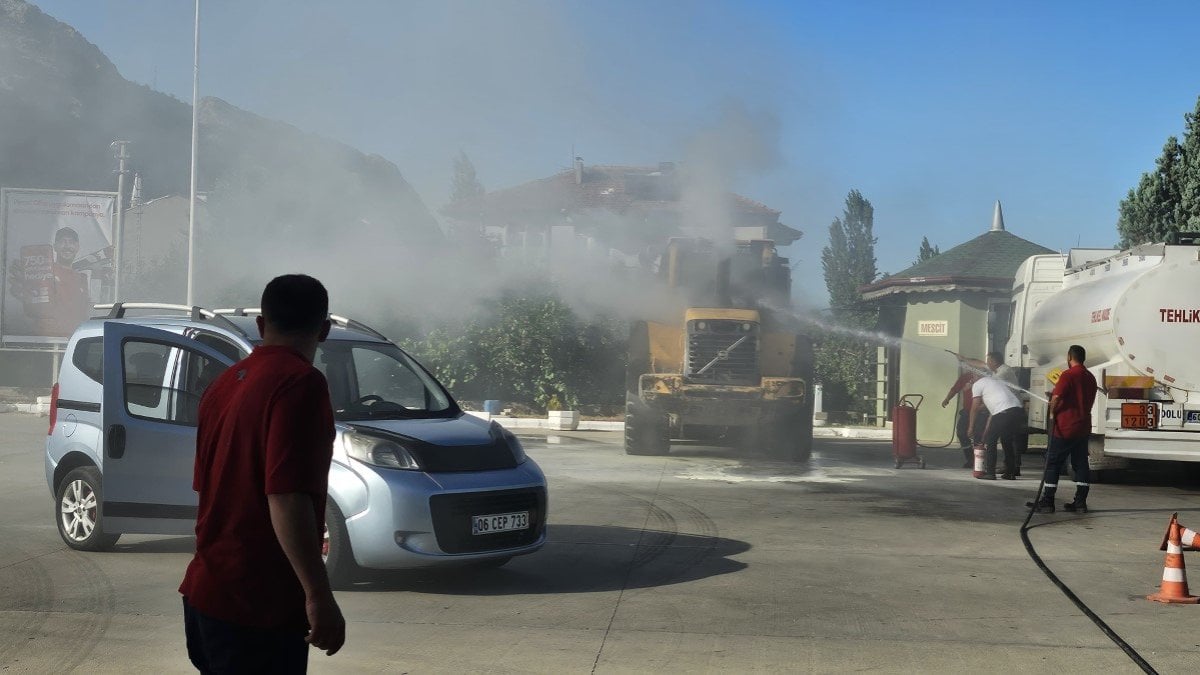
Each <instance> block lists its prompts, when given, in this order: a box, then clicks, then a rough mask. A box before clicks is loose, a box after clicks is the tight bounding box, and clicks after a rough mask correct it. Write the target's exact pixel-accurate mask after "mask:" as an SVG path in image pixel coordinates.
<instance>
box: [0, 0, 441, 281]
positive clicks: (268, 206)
mask: <svg viewBox="0 0 1200 675" xmlns="http://www.w3.org/2000/svg"><path fill="white" fill-rule="evenodd" d="M200 113H201V114H200V121H201V137H200V148H201V151H200V159H199V161H200V170H199V172H198V180H199V186H200V190H201V191H203V192H206V193H209V205H210V207H211V209H212V213H213V215H214V219H213V224H212V225H211V228H212V231H210V232H207V233H206V238H207V239H208V244H209V245H208V246H207V247H205V246H203V244H204V242H202V248H201V250H202V251H203V250H208V251H210V252H211V251H212V250H213V246H212V242H213V241H220V242H222V245H226V244H236V245H238V246H239V247H241V249H242V250H241V253H242V254H245V255H246V256H247V259H253V257H254V255H255V253H256V251H258V250H259V249H260V247H263V248H262V250H273V251H277V250H278V239H280V238H283V239H286V240H287V242H288V243H289V244H290V245H291V246H292V247H294V248H309V249H311V248H316V247H321V246H324V245H326V243H327V242H328V241H329V240H330V238H331V237H332V236H335V235H336V236H339V237H345V235H346V234H347V233H353V231H354V230H355V229H356V228H366V229H369V231H370V232H369V234H370V236H371V238H372V241H373V245H375V246H388V245H394V246H399V247H412V246H420V245H422V244H430V243H435V242H437V241H439V240H440V238H441V232H440V230H439V229H438V226H437V223H436V221H435V220H434V218H433V217H432V215H431V214H430V213H429V211H428V210H427V209H426V207H425V205H424V204H423V203H422V201H421V199H420V197H419V196H418V195H417V194H416V192H415V191H414V190H413V189H412V187H411V186H410V185H409V184H408V183H407V182H406V181H405V180H404V177H403V176H402V175H401V173H400V170H399V169H398V168H397V167H396V166H395V165H394V164H392V163H391V162H389V161H387V160H386V159H384V158H382V157H378V156H374V155H366V154H363V153H361V152H359V151H357V150H355V149H353V148H351V147H349V146H346V145H344V144H341V143H337V142H334V141H331V140H328V139H324V138H320V137H318V136H316V135H313V134H308V133H305V132H303V131H301V130H299V129H296V128H295V127H292V126H289V125H287V124H285V123H283V122H278V121H273V120H268V119H265V118H262V117H260V116H257V115H254V114H253V113H250V112H247V111H244V110H240V109H238V108H236V107H234V106H232V105H230V104H228V103H226V102H224V101H220V100H217V99H211V98H210V99H205V100H203V101H202V102H201V109H200ZM190 128H191V106H190V105H188V104H186V103H184V102H181V101H179V100H177V99H175V98H173V97H171V96H168V95H166V94H163V93H160V92H156V91H154V90H152V89H150V88H149V87H146V86H144V85H139V84H135V83H132V82H129V81H128V80H126V79H124V78H123V77H122V76H121V74H120V73H119V72H118V71H117V69H116V67H115V66H114V65H113V63H112V62H111V61H109V59H108V58H107V57H106V56H105V55H104V54H103V53H102V52H101V51H100V50H99V49H98V48H97V47H96V46H95V45H93V44H91V43H89V42H88V41H87V40H86V39H84V38H83V36H82V35H80V34H79V32H78V31H76V30H75V29H74V28H72V27H70V26H67V25H66V24H63V23H61V22H59V21H57V20H55V19H54V18H52V17H50V16H48V15H46V14H45V13H43V12H42V11H41V10H39V9H38V8H37V7H36V6H34V5H31V4H29V3H27V2H24V1H23V0H0V185H2V186H6V187H35V188H75V189H93V190H113V189H115V183H116V180H115V176H114V169H115V161H114V160H113V158H112V152H111V150H110V149H109V143H110V142H112V141H113V140H116V139H122V140H128V141H130V142H131V145H130V153H131V155H132V156H133V158H134V159H133V168H134V169H135V170H137V171H138V172H140V173H141V175H142V178H143V182H144V195H145V196H146V197H147V198H151V197H156V196H160V195H167V194H186V193H187V191H188V166H189V147H190V145H189V144H190V141H189V137H190ZM272 240H274V241H273V242H272ZM268 242H272V243H270V244H268ZM267 246H270V249H267V248H265V247H267ZM214 283H215V282H214Z"/></svg>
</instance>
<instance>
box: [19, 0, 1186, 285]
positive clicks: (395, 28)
mask: <svg viewBox="0 0 1200 675" xmlns="http://www.w3.org/2000/svg"><path fill="white" fill-rule="evenodd" d="M38 4H39V6H40V7H42V9H43V10H44V11H46V12H47V13H49V14H51V15H52V16H54V17H56V18H58V19H60V20H62V21H64V22H66V23H68V24H71V25H72V26H74V27H75V28H76V29H77V30H79V31H80V32H81V33H82V34H83V35H84V36H85V37H86V38H87V39H89V40H90V41H92V42H93V43H95V44H96V45H97V46H99V47H100V48H101V49H102V50H103V51H104V52H105V53H106V54H107V55H108V56H109V58H111V59H112V60H113V62H114V63H115V64H116V65H117V67H118V68H119V69H120V71H121V73H122V74H123V75H125V76H126V77H127V78H129V79H131V80H134V81H137V82H143V83H147V84H154V85H155V86H156V87H157V88H158V89H160V90H162V91H165V92H167V93H170V94H173V95H175V96H177V97H179V98H182V99H184V100H189V99H190V97H191V79H190V78H191V50H192V43H191V38H192V23H191V21H192V3H191V2H188V1H186V0H175V1H173V2H163V1H155V0H96V1H94V2H78V1H77V0H45V1H43V2H40V3H38ZM351 7H352V8H353V9H349V8H351ZM202 12H203V18H202V32H203V34H202V37H201V72H202V77H201V94H202V95H212V96H219V97H221V98H223V99H226V100H228V101H229V102H231V103H233V104H234V105H237V106H240V107H243V108H246V109H249V110H251V111H253V112H256V113H258V114H261V115H265V116H268V117H273V118H278V119H281V120H284V121H287V122H290V123H292V124H294V125H296V126H298V127H300V128H302V129H305V130H306V131H311V132H315V133H318V134H322V135H326V136H330V137H333V138H336V139H338V140H341V141H344V142H347V143H349V144H351V145H354V146H356V147H358V148H359V149H361V150H363V151H366V152H373V153H377V154H380V155H383V156H384V157H387V158H388V159H390V160H392V161H393V162H395V163H396V164H397V165H398V166H399V167H400V169H401V170H402V171H403V173H404V175H405V176H406V177H407V178H408V180H409V181H410V182H411V183H412V184H413V185H414V187H416V189H417V190H418V192H420V194H421V195H422V197H423V198H424V199H425V201H426V203H427V204H428V205H429V206H430V208H431V209H436V208H437V207H439V206H440V205H441V204H442V203H443V202H444V201H445V198H446V196H447V194H448V192H449V181H450V174H451V169H450V167H451V158H452V157H453V155H454V154H456V153H457V152H458V151H459V150H460V149H461V150H465V151H466V152H467V153H468V155H470V156H471V158H472V160H473V161H474V163H475V165H476V168H477V170H478V172H479V176H480V178H481V180H482V181H483V182H484V184H485V185H486V186H487V187H488V188H497V187H505V186H509V185H513V184H516V183H520V182H523V181H526V180H531V179H534V178H540V177H543V176H546V175H549V174H551V173H553V172H555V171H557V170H559V169H561V168H565V167H566V166H567V165H568V163H569V161H570V158H571V152H572V148H574V151H575V153H576V154H579V155H581V156H582V157H583V158H584V160H585V162H587V163H590V164H655V163H657V162H659V161H666V160H675V159H683V158H685V157H686V156H687V154H688V149H689V147H692V144H693V142H694V140H695V138H696V137H697V135H699V134H702V133H704V132H705V131H706V130H711V129H712V128H713V127H714V125H717V124H718V118H719V115H720V110H722V109H723V108H724V107H727V106H728V105H729V104H730V102H734V103H736V105H738V106H741V107H742V108H744V109H745V110H746V111H747V112H748V113H749V116H750V118H751V119H755V120H761V121H765V122H766V123H765V124H764V125H763V140H765V141H766V142H767V143H769V146H770V149H771V151H770V152H769V153H767V154H768V156H766V157H754V158H734V159H733V160H731V162H732V163H733V164H735V165H736V169H737V170H736V171H735V172H733V175H732V177H731V180H732V181H733V183H734V184H733V185H732V187H733V188H734V189H736V190H737V191H738V192H740V193H742V194H745V195H746V196H749V197H751V198H753V199H757V200H759V201H761V202H764V203H766V204H768V205H770V206H772V207H773V208H776V209H779V210H781V211H782V212H783V215H782V217H781V220H783V222H785V223H787V224H789V225H792V226H793V227H796V228H798V229H801V230H803V231H804V232H805V237H804V238H803V239H802V240H801V241H800V242H799V243H798V244H796V245H794V246H792V247H791V249H792V250H791V251H789V253H790V255H791V257H792V258H793V259H795V260H798V261H799V263H800V264H799V265H798V267H797V274H796V279H797V286H798V290H799V291H800V292H801V293H802V294H803V295H805V296H806V297H808V298H809V299H810V300H811V301H814V302H816V303H823V302H825V298H826V293H825V289H824V283H823V281H822V278H821V269H820V248H821V247H822V246H824V245H825V243H826V240H827V231H828V225H829V223H830V221H831V220H832V219H833V218H834V217H835V216H838V215H839V214H840V213H841V207H842V202H843V200H844V198H845V195H846V193H847V192H848V191H849V190H850V189H858V190H860V191H861V192H862V193H863V194H864V195H865V196H866V197H867V198H868V199H870V200H871V202H872V203H873V204H874V206H875V230H876V234H877V235H878V237H879V243H878V246H877V257H878V259H879V268H880V270H881V271H887V272H897V271H899V270H901V269H903V268H905V267H907V266H908V265H910V264H911V263H912V261H913V259H914V258H915V256H916V252H917V249H918V246H919V243H920V241H921V237H922V236H928V237H929V239H930V241H931V242H932V243H933V244H935V245H938V246H940V247H941V248H942V249H943V250H946V249H948V248H950V247H952V246H955V245H957V244H960V243H962V242H964V241H966V240H968V239H970V238H972V237H974V236H976V235H977V234H979V233H982V232H983V231H985V230H986V229H987V227H988V226H989V225H990V222H991V213H992V204H993V202H994V201H995V200H996V199H999V200H1001V201H1002V203H1003V205H1004V211H1005V218H1006V222H1007V225H1008V229H1009V230H1010V231H1011V232H1013V233H1015V234H1017V235H1018V236H1022V237H1025V238H1026V239H1030V240H1031V241H1034V242H1037V243H1039V244H1042V245H1044V246H1048V247H1050V248H1054V249H1065V248H1069V247H1071V246H1074V245H1076V244H1077V243H1078V244H1082V245H1084V246H1109V245H1112V244H1113V243H1114V242H1115V241H1116V239H1117V235H1116V230H1115V225H1114V223H1115V220H1116V209H1117V202H1118V201H1119V200H1120V198H1121V197H1122V196H1123V195H1124V194H1125V192H1126V191H1127V190H1128V189H1129V188H1130V187H1131V186H1132V185H1134V184H1135V183H1136V181H1137V179H1138V176H1139V175H1140V174H1141V173H1142V172H1143V171H1145V170H1147V169H1148V168H1150V167H1152V166H1153V161H1154V159H1155V157H1157V155H1158V153H1159V151H1160V149H1161V147H1162V144H1163V142H1164V141H1165V140H1166V137H1167V136H1168V135H1170V134H1176V135H1178V134H1179V133H1180V131H1181V130H1182V126H1183V114H1184V113H1185V112H1189V111H1191V110H1192V109H1193V108H1194V107H1195V104H1196V99H1197V96H1198V95H1200V67H1198V66H1200V57H1198V56H1197V55H1196V52H1195V50H1194V47H1193V46H1192V45H1190V43H1189V41H1188V40H1187V39H1185V37H1186V31H1182V30H1181V27H1186V26H1191V25H1196V22H1197V20H1198V19H1200V5H1197V4H1196V3H1194V2H1157V3H1152V4H1151V3H1134V2H1103V1H1091V2H1082V1H1080V2H1067V1H1060V2H1052V3H1047V2H1003V3H998V2H990V3H984V2H979V3H966V2H932V1H931V2H909V3H902V2H882V1H881V2H872V1H858V2H851V1H842V2H804V1H796V2H725V3H716V2H684V1H679V2H666V1H660V2H596V1H593V2H544V3H543V2H484V1H482V0H481V1H480V2H477V3H461V2H390V1H386V0H376V1H370V0H363V1H361V2H346V3H329V2H320V3H317V2H308V1H307V0H294V1H291V2H285V1H284V0H258V1H257V2H253V3H247V2H237V1H235V0H204V2H203V7H202Z"/></svg>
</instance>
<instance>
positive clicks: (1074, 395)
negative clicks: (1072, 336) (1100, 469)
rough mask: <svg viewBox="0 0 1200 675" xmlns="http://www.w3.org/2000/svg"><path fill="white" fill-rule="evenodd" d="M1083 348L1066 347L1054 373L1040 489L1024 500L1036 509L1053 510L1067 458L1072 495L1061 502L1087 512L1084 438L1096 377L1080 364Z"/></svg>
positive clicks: (1089, 427)
mask: <svg viewBox="0 0 1200 675" xmlns="http://www.w3.org/2000/svg"><path fill="white" fill-rule="evenodd" d="M1086 358H1087V352H1086V351H1084V349H1083V347H1081V346H1079V345H1071V347H1070V348H1069V349H1068V350H1067V366H1068V367H1067V369H1066V370H1065V371H1063V373H1062V374H1061V375H1059V376H1058V382H1056V383H1055V384H1054V392H1053V393H1052V394H1051V396H1050V442H1049V444H1048V447H1047V448H1046V473H1045V476H1044V477H1043V483H1044V488H1045V489H1044V491H1043V492H1042V498H1041V500H1040V501H1038V502H1036V503H1034V502H1027V503H1026V506H1030V507H1033V508H1035V509H1036V510H1037V512H1038V513H1054V493H1055V492H1056V491H1057V490H1058V476H1059V474H1060V473H1062V469H1063V464H1065V463H1066V461H1067V458H1068V457H1069V458H1070V459H1071V468H1073V469H1074V470H1075V499H1074V501H1071V502H1068V503H1066V504H1064V505H1063V508H1064V509H1066V510H1067V511H1071V512H1081V513H1087V496H1088V490H1089V488H1090V486H1089V485H1088V481H1089V480H1091V472H1090V471H1089V470H1088V438H1089V437H1090V436H1091V434H1092V405H1093V404H1094V403H1095V402H1096V391H1097V390H1098V389H1099V386H1097V384H1096V377H1095V376H1094V375H1092V373H1091V372H1090V371H1088V369H1087V368H1085V367H1084V365H1083V362H1084V359H1086Z"/></svg>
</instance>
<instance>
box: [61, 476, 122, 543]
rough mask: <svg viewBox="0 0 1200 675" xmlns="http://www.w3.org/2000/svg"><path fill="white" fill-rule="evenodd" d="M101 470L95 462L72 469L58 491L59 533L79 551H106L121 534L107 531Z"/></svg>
mask: <svg viewBox="0 0 1200 675" xmlns="http://www.w3.org/2000/svg"><path fill="white" fill-rule="evenodd" d="M100 483H101V479H100V471H99V470H98V469H97V468H96V467H94V466H81V467H79V468H78V469H72V470H71V471H70V472H69V473H68V474H67V475H66V476H65V477H64V478H63V480H62V482H61V483H59V485H58V494H56V495H55V500H54V501H55V510H56V511H57V516H58V517H57V518H55V521H57V522H58V534H59V536H61V537H62V540H63V541H64V542H66V544H67V546H70V547H71V548H73V549H75V550H77V551H107V550H109V549H111V548H112V547H113V546H114V545H115V544H116V543H117V539H119V538H120V537H121V535H120V534H119V533H118V534H108V533H106V532H105V531H104V523H103V520H102V518H103V513H102V511H103V510H102V508H101V505H102V504H103V503H104V493H103V492H102V491H101V484H100Z"/></svg>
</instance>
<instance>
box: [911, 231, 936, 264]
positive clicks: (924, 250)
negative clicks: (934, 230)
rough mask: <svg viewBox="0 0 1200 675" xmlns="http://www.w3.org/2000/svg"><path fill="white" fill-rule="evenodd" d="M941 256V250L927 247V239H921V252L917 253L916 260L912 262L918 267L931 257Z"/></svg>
mask: <svg viewBox="0 0 1200 675" xmlns="http://www.w3.org/2000/svg"><path fill="white" fill-rule="evenodd" d="M941 254H942V251H941V249H939V248H938V247H937V246H930V245H929V237H921V250H920V251H918V252H917V259H916V261H914V262H913V264H914V265H920V264H921V263H923V262H925V261H926V260H929V259H930V258H932V257H933V256H935V255H941Z"/></svg>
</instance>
